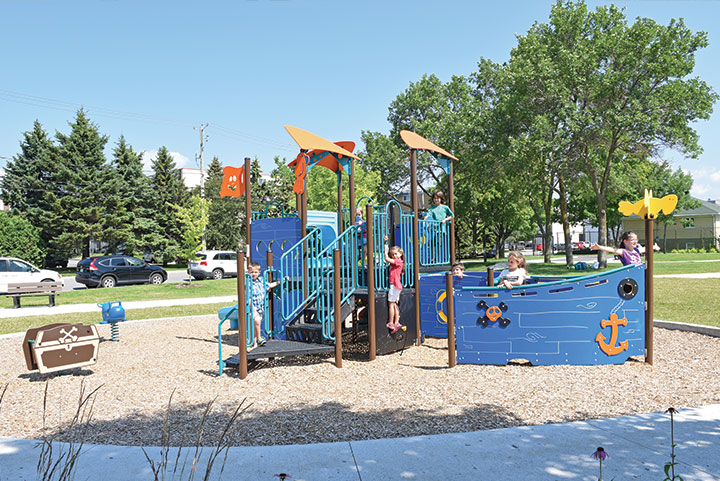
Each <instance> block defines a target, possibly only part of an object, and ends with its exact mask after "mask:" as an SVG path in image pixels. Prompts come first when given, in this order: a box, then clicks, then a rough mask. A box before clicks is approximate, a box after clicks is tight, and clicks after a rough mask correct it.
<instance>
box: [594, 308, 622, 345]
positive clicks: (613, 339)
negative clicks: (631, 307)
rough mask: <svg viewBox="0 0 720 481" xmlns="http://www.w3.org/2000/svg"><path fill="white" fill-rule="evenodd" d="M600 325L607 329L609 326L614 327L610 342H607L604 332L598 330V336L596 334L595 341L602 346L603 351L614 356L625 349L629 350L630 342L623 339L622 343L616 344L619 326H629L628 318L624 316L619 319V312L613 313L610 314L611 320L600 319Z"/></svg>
mask: <svg viewBox="0 0 720 481" xmlns="http://www.w3.org/2000/svg"><path fill="white" fill-rule="evenodd" d="M600 326H601V327H602V328H603V329H605V328H606V327H608V326H611V327H612V332H611V334H610V344H605V336H603V335H602V332H598V333H597V336H595V341H597V343H598V345H599V346H600V349H601V350H602V352H604V353H605V354H607V355H608V356H614V355H615V354H620V353H621V352H623V351H627V348H628V342H627V341H622V342H621V343H620V345H616V344H615V343H616V342H617V337H618V326H627V318H626V317H623V318H622V319H618V316H617V314H615V313H613V314H610V320H609V321H606V320H605V319H603V320H602V321H600Z"/></svg>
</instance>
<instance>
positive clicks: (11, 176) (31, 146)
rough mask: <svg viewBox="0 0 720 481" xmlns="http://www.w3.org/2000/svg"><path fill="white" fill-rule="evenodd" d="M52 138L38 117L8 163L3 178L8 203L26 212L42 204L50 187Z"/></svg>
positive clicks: (4, 198) (0, 184) (1, 183)
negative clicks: (18, 149) (18, 151)
mask: <svg viewBox="0 0 720 481" xmlns="http://www.w3.org/2000/svg"><path fill="white" fill-rule="evenodd" d="M53 148H54V146H53V144H52V140H50V139H49V138H48V135H47V133H46V132H45V130H44V129H43V128H42V125H41V124H40V122H38V121H37V120H36V121H35V123H34V124H33V130H31V131H28V132H25V133H24V139H23V141H22V142H21V143H20V150H21V152H20V153H19V154H18V155H16V156H14V157H13V158H12V160H10V161H9V162H8V163H7V165H6V166H5V176H4V177H3V178H2V181H0V186H1V187H2V199H3V202H5V204H6V205H9V206H10V207H12V208H13V209H17V210H18V211H19V212H22V213H24V214H26V213H27V212H28V210H29V209H30V208H33V207H37V206H39V205H42V203H43V197H44V195H45V191H46V190H48V189H49V188H50V187H49V186H48V183H47V182H48V180H49V178H50V172H48V170H47V169H48V167H49V166H50V157H51V156H52V153H53Z"/></svg>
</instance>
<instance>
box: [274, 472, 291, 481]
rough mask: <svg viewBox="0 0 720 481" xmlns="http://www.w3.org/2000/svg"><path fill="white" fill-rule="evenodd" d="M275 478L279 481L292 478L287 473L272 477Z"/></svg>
mask: <svg viewBox="0 0 720 481" xmlns="http://www.w3.org/2000/svg"><path fill="white" fill-rule="evenodd" d="M274 476H275V477H276V478H280V481H285V479H291V478H292V476H290V475H289V474H288V473H278V474H275V475H274Z"/></svg>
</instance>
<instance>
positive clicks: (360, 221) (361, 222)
mask: <svg viewBox="0 0 720 481" xmlns="http://www.w3.org/2000/svg"><path fill="white" fill-rule="evenodd" d="M355 225H356V226H358V228H359V231H358V243H360V244H361V245H362V259H363V262H365V259H366V258H367V225H366V222H365V219H364V218H363V209H362V207H358V208H357V209H355Z"/></svg>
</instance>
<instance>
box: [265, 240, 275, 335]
mask: <svg viewBox="0 0 720 481" xmlns="http://www.w3.org/2000/svg"><path fill="white" fill-rule="evenodd" d="M272 267H273V251H272V250H270V249H268V251H267V268H268V269H272ZM272 281H273V275H272V271H270V272H268V284H269V283H271V282H272ZM268 316H270V331H274V330H275V296H273V293H272V291H271V292H270V293H269V294H268Z"/></svg>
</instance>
